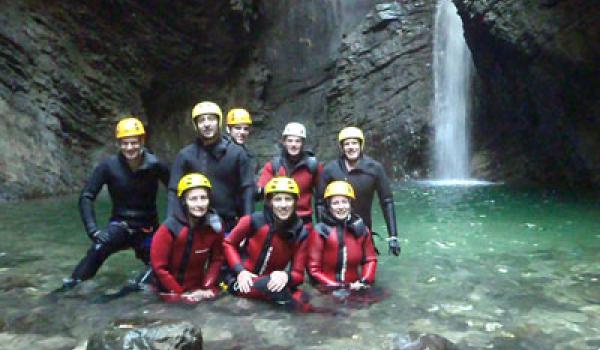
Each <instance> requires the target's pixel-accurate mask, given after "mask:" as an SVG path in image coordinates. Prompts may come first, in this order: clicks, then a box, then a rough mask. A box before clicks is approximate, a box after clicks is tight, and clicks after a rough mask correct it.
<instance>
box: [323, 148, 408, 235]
mask: <svg viewBox="0 0 600 350" xmlns="http://www.w3.org/2000/svg"><path fill="white" fill-rule="evenodd" d="M335 180H344V181H347V182H349V183H350V184H351V185H352V187H353V188H354V192H355V196H356V200H354V202H353V205H352V210H353V211H354V212H355V213H356V214H358V215H359V216H360V217H361V218H363V220H364V221H365V223H366V224H367V226H368V227H369V229H371V228H372V221H371V205H372V203H373V196H374V194H375V192H377V195H378V196H379V204H380V205H381V209H382V212H383V217H384V218H385V223H386V225H387V230H388V234H389V235H390V236H396V237H397V236H398V231H397V228H396V210H395V208H394V196H393V194H392V190H391V187H390V180H389V179H388V177H387V175H386V174H385V169H384V168H383V166H382V165H381V163H379V162H378V161H376V160H374V159H372V158H371V157H368V156H366V155H363V156H361V158H360V159H359V160H358V163H357V164H356V168H354V169H352V170H351V171H348V169H347V168H346V163H345V159H344V157H340V158H338V159H336V160H333V161H330V162H329V163H327V164H326V165H325V168H324V169H323V173H322V174H321V177H320V178H319V188H318V197H317V198H319V200H318V204H317V206H318V211H319V214H320V213H323V212H324V210H325V200H324V199H323V194H324V192H325V187H326V186H327V185H328V184H329V183H330V182H331V181H335Z"/></svg>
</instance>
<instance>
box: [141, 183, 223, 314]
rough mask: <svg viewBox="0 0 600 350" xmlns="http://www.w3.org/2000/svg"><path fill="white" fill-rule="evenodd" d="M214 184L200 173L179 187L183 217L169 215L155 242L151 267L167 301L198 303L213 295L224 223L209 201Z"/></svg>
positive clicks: (219, 261) (221, 252)
mask: <svg viewBox="0 0 600 350" xmlns="http://www.w3.org/2000/svg"><path fill="white" fill-rule="evenodd" d="M210 190H211V184H210V181H209V180H208V179H207V178H206V176H204V175H202V174H200V173H192V174H188V175H185V176H184V177H182V178H181V180H180V181H179V184H178V186H177V196H178V197H179V199H180V205H181V206H182V210H181V212H182V213H184V214H183V215H182V216H181V217H179V216H175V217H173V216H172V217H169V218H168V219H167V220H166V221H165V222H164V223H163V224H162V225H161V226H160V227H159V229H158V230H157V231H156V235H155V236H154V240H153V241H152V250H151V261H152V269H153V270H154V274H155V275H156V278H157V280H158V288H159V290H160V292H161V297H162V299H163V300H165V301H183V302H187V303H196V302H198V301H200V300H202V299H211V298H214V297H215V296H216V294H217V292H218V288H217V285H216V282H217V279H218V276H219V271H220V268H221V264H222V263H223V261H224V259H225V258H224V256H223V223H222V221H221V219H220V218H219V216H218V215H217V214H216V212H215V211H214V209H212V208H211V200H210Z"/></svg>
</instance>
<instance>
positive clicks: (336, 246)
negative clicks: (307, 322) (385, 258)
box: [308, 181, 377, 292]
mask: <svg viewBox="0 0 600 350" xmlns="http://www.w3.org/2000/svg"><path fill="white" fill-rule="evenodd" d="M324 198H325V202H326V211H325V212H324V213H323V215H322V218H321V220H322V221H321V222H319V223H317V224H316V225H315V229H314V230H313V232H312V233H311V236H310V238H309V243H308V250H309V262H308V271H309V274H310V276H311V278H312V279H313V281H314V282H316V284H317V289H319V290H321V291H323V292H327V291H333V290H335V289H340V288H347V289H349V290H351V291H357V290H361V289H366V288H368V287H369V286H370V285H371V284H373V282H375V271H376V270H377V255H376V254H375V248H374V247H373V239H372V237H371V231H369V228H368V227H367V225H365V222H364V221H363V220H362V219H361V218H360V217H359V216H358V215H356V214H353V213H352V201H354V200H355V199H356V197H355V196H354V189H353V188H352V185H350V184H349V183H348V182H345V181H332V182H330V183H329V185H327V188H325V194H324ZM359 270H360V271H359Z"/></svg>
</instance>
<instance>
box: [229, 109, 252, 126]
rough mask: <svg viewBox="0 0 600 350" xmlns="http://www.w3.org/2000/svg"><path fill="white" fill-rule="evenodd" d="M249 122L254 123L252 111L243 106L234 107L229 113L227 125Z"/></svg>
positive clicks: (249, 123)
mask: <svg viewBox="0 0 600 350" xmlns="http://www.w3.org/2000/svg"><path fill="white" fill-rule="evenodd" d="M238 124H248V125H252V118H250V113H248V111H247V110H245V109H243V108H234V109H231V110H230V111H229V112H228V113H227V125H238Z"/></svg>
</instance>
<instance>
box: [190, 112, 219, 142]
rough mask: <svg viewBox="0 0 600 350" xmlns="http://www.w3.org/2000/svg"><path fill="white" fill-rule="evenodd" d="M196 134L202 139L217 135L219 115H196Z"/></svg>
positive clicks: (213, 137)
mask: <svg viewBox="0 0 600 350" xmlns="http://www.w3.org/2000/svg"><path fill="white" fill-rule="evenodd" d="M196 126H197V127H198V135H199V136H200V138H202V139H204V140H213V139H215V138H216V137H217V136H219V117H218V116H216V115H214V114H201V115H199V116H198V117H196Z"/></svg>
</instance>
